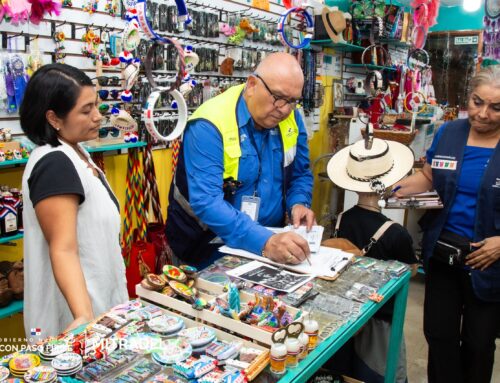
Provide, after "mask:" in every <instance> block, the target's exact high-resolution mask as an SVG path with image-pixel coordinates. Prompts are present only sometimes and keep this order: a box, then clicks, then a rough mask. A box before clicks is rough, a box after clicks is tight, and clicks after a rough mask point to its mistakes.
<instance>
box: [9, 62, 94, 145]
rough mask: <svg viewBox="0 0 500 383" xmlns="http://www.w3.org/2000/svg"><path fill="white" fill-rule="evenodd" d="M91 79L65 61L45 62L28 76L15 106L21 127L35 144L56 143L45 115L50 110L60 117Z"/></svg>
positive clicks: (66, 112)
mask: <svg viewBox="0 0 500 383" xmlns="http://www.w3.org/2000/svg"><path fill="white" fill-rule="evenodd" d="M93 85H94V84H92V80H91V79H90V78H89V77H88V76H87V75H86V74H85V73H84V72H82V71H81V70H80V69H78V68H75V67H73V66H71V65H66V64H49V65H44V66H42V67H41V68H40V69H38V70H37V71H36V72H35V74H33V76H32V77H31V79H30V80H29V82H28V85H27V87H26V92H25V93H24V99H23V102H22V104H21V107H20V109H19V116H20V119H21V128H22V129H23V131H24V133H25V134H26V136H28V138H29V139H30V140H31V141H33V142H34V143H35V144H37V145H45V144H50V145H52V146H59V145H60V143H59V140H58V139H57V132H56V130H55V129H54V128H53V127H52V126H51V125H50V124H49V122H48V121H47V118H46V117H45V114H46V113H47V111H48V110H53V111H54V113H55V114H56V116H57V117H59V118H61V119H63V118H65V117H66V116H67V115H68V113H69V112H70V111H71V110H72V109H73V108H74V107H75V105H76V101H77V99H78V97H79V96H80V92H81V89H82V86H93Z"/></svg>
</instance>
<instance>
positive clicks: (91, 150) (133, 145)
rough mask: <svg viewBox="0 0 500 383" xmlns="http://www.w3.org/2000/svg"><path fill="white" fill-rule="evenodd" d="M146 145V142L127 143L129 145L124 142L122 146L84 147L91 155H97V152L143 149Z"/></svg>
mask: <svg viewBox="0 0 500 383" xmlns="http://www.w3.org/2000/svg"><path fill="white" fill-rule="evenodd" d="M146 145H147V143H146V142H143V141H138V142H127V143H126V142H124V143H121V144H114V145H100V146H86V145H84V148H85V149H86V150H87V151H88V152H89V153H95V152H107V151H111V150H123V149H134V148H142V147H144V146H146Z"/></svg>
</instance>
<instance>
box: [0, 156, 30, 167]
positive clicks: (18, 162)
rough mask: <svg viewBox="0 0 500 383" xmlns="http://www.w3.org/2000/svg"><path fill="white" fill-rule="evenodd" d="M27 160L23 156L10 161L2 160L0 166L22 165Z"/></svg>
mask: <svg viewBox="0 0 500 383" xmlns="http://www.w3.org/2000/svg"><path fill="white" fill-rule="evenodd" d="M26 162H28V159H27V158H23V159H21V160H10V161H3V162H0V167H6V166H13V165H24V164H26Z"/></svg>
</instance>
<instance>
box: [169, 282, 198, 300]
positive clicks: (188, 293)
mask: <svg viewBox="0 0 500 383" xmlns="http://www.w3.org/2000/svg"><path fill="white" fill-rule="evenodd" d="M168 284H169V285H170V287H171V288H172V290H174V291H175V293H176V294H178V295H180V296H181V297H183V298H185V299H187V300H193V299H194V298H195V296H196V293H195V291H194V290H193V289H192V288H190V287H188V286H186V285H185V284H184V283H180V282H177V281H170V282H168Z"/></svg>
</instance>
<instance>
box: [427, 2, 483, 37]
mask: <svg viewBox="0 0 500 383" xmlns="http://www.w3.org/2000/svg"><path fill="white" fill-rule="evenodd" d="M483 17H484V7H483V6H481V7H480V8H479V10H478V11H477V12H473V13H468V12H465V11H464V10H463V8H462V7H441V9H440V10H439V15H438V20H437V21H438V23H437V24H436V25H434V26H433V27H432V28H431V31H433V32H436V31H460V30H470V29H483Z"/></svg>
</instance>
